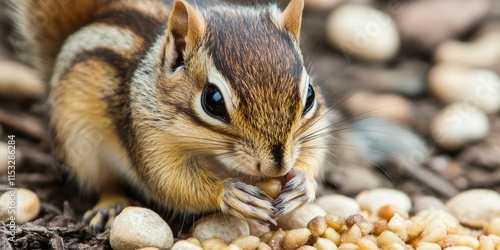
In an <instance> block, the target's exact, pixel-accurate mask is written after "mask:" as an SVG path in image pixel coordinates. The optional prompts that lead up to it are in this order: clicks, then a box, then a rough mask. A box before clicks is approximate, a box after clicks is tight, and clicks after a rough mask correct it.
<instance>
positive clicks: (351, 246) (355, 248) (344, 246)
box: [337, 243, 359, 250]
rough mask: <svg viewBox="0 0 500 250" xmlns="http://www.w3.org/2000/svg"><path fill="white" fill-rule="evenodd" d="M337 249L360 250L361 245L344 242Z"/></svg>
mask: <svg viewBox="0 0 500 250" xmlns="http://www.w3.org/2000/svg"><path fill="white" fill-rule="evenodd" d="M337 250H359V247H358V246H357V245H355V244H352V243H343V244H342V245H340V246H339V247H338V248H337Z"/></svg>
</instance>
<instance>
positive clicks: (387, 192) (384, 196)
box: [356, 188, 411, 214]
mask: <svg viewBox="0 0 500 250" xmlns="http://www.w3.org/2000/svg"><path fill="white" fill-rule="evenodd" d="M356 201H358V204H359V206H360V207H361V210H365V211H368V212H369V213H370V214H377V213H378V210H379V209H380V208H381V207H383V206H384V205H394V206H396V207H398V208H399V209H402V210H403V211H405V212H409V211H410V209H411V200H410V197H408V195H407V194H405V193H403V192H401V191H398V190H395V189H388V188H379V189H373V190H369V191H364V192H362V193H360V194H358V195H357V196H356Z"/></svg>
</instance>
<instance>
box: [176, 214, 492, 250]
mask: <svg viewBox="0 0 500 250" xmlns="http://www.w3.org/2000/svg"><path fill="white" fill-rule="evenodd" d="M172 249H173V250H175V249H206V250H211V249H213V250H215V249H244V250H247V249H262V250H264V249H302V250H305V249H319V250H323V249H325V250H326V249H352V250H356V249H361V250H364V249H366V250H371V249H421V250H434V249H436V250H438V249H449V250H452V249H453V250H468V249H480V250H487V249H488V250H489V249H491V250H498V249H500V218H494V219H492V220H491V221H490V222H489V223H488V225H487V226H486V227H485V228H484V230H476V231H475V230H471V229H468V228H465V227H463V226H461V225H460V223H459V222H458V220H457V219H456V218H455V217H454V216H452V215H450V214H448V213H446V212H444V211H441V210H424V211H421V212H419V213H418V214H416V215H415V216H413V217H411V218H410V217H409V216H408V214H407V213H406V212H404V211H401V210H400V209H398V208H396V207H394V206H392V205H387V206H383V207H382V208H380V209H379V211H378V214H376V215H370V214H368V213H361V214H355V215H351V216H349V217H347V218H341V217H340V216H337V215H330V214H329V215H325V216H318V217H316V218H314V219H313V220H311V221H310V222H309V223H308V225H307V228H299V229H292V230H287V231H283V230H282V229H278V230H275V231H271V232H268V233H265V234H263V235H262V236H260V237H256V236H241V237H239V238H236V239H235V240H233V241H231V242H230V244H227V243H226V242H225V241H224V240H222V239H219V238H210V239H206V240H204V241H202V242H200V241H199V240H198V239H196V238H188V239H186V240H180V241H178V242H177V243H175V244H174V245H173V247H172Z"/></svg>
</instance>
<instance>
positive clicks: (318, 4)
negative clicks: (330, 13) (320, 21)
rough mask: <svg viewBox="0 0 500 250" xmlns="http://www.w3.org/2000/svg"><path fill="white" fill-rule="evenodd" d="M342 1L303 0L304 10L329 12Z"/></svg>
mask: <svg viewBox="0 0 500 250" xmlns="http://www.w3.org/2000/svg"><path fill="white" fill-rule="evenodd" d="M341 2H342V0H305V1H304V8H305V9H306V10H311V11H326V10H331V9H333V8H334V7H335V6H337V5H339V4H340V3H341Z"/></svg>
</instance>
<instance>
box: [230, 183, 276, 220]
mask: <svg viewBox="0 0 500 250" xmlns="http://www.w3.org/2000/svg"><path fill="white" fill-rule="evenodd" d="M224 189H225V193H224V194H223V195H222V201H221V204H220V206H221V210H222V212H223V213H227V214H230V215H232V216H234V217H237V218H241V219H245V220H251V221H254V222H256V223H258V224H262V225H268V224H269V222H270V223H272V224H274V225H276V221H274V219H273V218H272V216H273V215H274V213H275V212H276V209H275V208H274V207H273V205H272V204H271V202H272V198H271V197H269V196H268V195H267V194H266V193H264V192H263V191H262V190H260V189H259V188H257V187H255V186H251V185H248V184H245V183H243V182H241V181H238V180H236V179H229V180H227V181H226V183H225V184H224Z"/></svg>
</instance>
